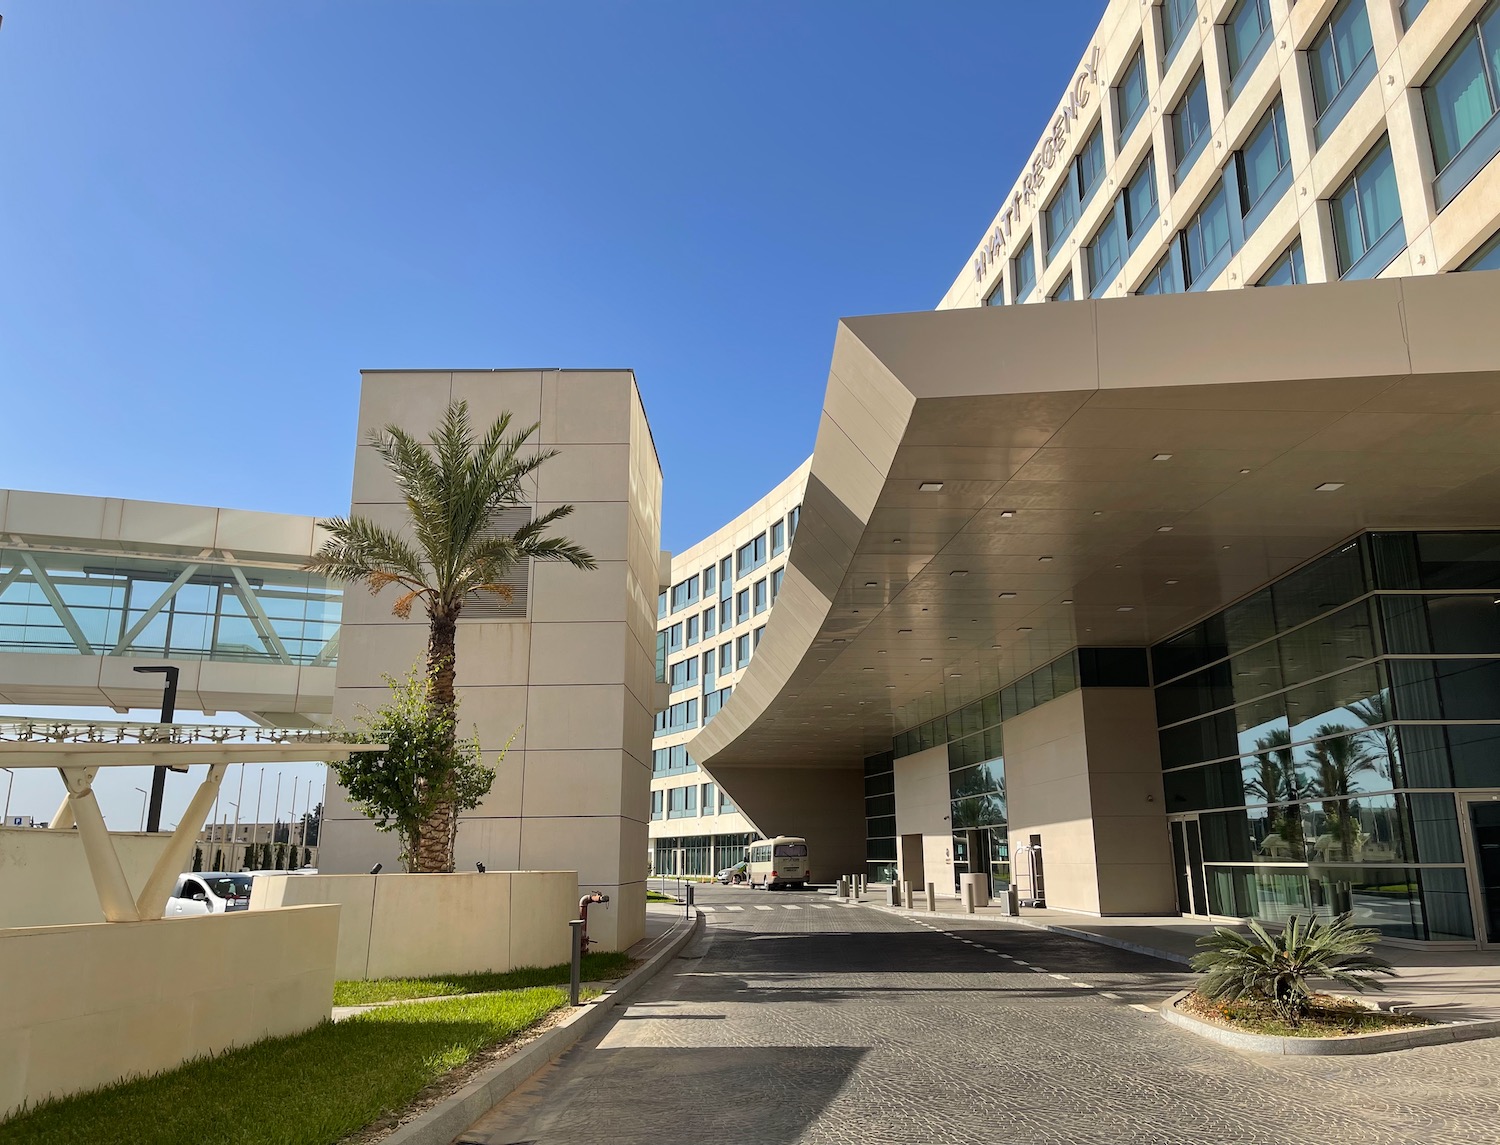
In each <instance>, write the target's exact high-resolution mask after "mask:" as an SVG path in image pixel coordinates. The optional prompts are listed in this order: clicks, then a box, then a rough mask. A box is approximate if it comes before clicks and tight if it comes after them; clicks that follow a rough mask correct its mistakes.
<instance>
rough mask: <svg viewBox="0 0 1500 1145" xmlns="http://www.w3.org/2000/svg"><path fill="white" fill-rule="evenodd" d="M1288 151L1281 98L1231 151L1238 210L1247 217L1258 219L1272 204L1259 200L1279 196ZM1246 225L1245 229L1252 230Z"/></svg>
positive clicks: (1286, 181) (1287, 179) (1286, 176)
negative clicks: (1243, 141)
mask: <svg viewBox="0 0 1500 1145" xmlns="http://www.w3.org/2000/svg"><path fill="white" fill-rule="evenodd" d="M1291 165H1292V157H1291V152H1290V150H1289V149H1288V147H1287V141H1286V111H1285V109H1283V107H1282V106H1281V97H1280V96H1277V97H1276V102H1275V103H1273V104H1272V105H1271V106H1270V109H1269V110H1267V112H1266V114H1265V115H1264V116H1262V117H1261V121H1260V123H1258V124H1256V127H1255V130H1254V131H1253V132H1251V134H1250V138H1249V139H1247V140H1245V146H1244V147H1242V148H1241V149H1240V150H1239V151H1238V152H1236V153H1235V157H1234V170H1235V175H1236V177H1237V178H1238V179H1239V183H1240V210H1241V212H1242V213H1243V214H1244V215H1245V217H1246V218H1247V219H1248V218H1254V219H1256V220H1257V221H1259V219H1260V218H1262V217H1264V215H1265V212H1266V211H1267V210H1269V209H1270V208H1271V207H1272V206H1274V201H1273V200H1268V201H1266V202H1264V203H1263V202H1261V200H1262V199H1266V198H1267V196H1273V199H1274V198H1279V197H1280V193H1281V192H1285V190H1286V189H1287V188H1288V187H1290V186H1291V183H1292V180H1291ZM1253 229H1254V226H1253V225H1252V224H1247V225H1246V227H1245V230H1246V232H1247V233H1248V232H1249V231H1251V230H1253Z"/></svg>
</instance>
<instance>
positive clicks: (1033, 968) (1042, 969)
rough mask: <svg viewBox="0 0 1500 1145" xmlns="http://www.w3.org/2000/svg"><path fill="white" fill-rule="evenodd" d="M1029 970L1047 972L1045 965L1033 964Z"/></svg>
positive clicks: (1038, 972)
mask: <svg viewBox="0 0 1500 1145" xmlns="http://www.w3.org/2000/svg"><path fill="white" fill-rule="evenodd" d="M1031 972H1032V973H1033V974H1045V973H1047V968H1046V967H1045V966H1033V967H1032V968H1031Z"/></svg>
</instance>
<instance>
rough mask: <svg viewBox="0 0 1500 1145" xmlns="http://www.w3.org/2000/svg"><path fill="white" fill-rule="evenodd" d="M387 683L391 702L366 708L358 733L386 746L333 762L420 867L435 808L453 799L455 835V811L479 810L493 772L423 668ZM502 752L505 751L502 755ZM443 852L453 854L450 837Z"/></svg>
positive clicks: (405, 858)
mask: <svg viewBox="0 0 1500 1145" xmlns="http://www.w3.org/2000/svg"><path fill="white" fill-rule="evenodd" d="M386 683H387V684H389V685H390V689H391V698H390V702H389V703H387V704H386V705H385V706H384V707H382V708H379V709H377V710H376V711H374V712H367V713H365V714H364V715H363V716H362V717H361V719H360V726H359V730H358V731H357V732H356V733H354V738H355V740H356V741H357V742H363V743H383V744H385V745H386V750H385V751H381V752H358V753H356V754H354V755H352V756H350V757H349V759H348V760H346V761H345V762H343V763H334V764H333V765H332V766H333V771H334V774H335V775H336V776H337V777H338V781H339V783H341V784H342V785H343V787H344V789H345V790H346V791H347V792H348V793H349V800H350V802H352V803H353V804H354V805H355V806H357V807H358V808H359V809H360V810H361V811H363V812H364V814H365V815H366V816H367V817H369V818H370V819H373V820H374V821H375V826H376V828H377V829H378V830H381V831H394V832H396V836H397V838H398V839H399V840H400V841H401V862H402V864H403V865H404V866H405V867H406V869H407V870H408V871H413V872H415V871H417V870H420V869H421V867H420V855H419V851H418V848H419V845H420V844H422V843H423V842H424V839H423V831H424V829H426V830H430V826H431V823H432V822H433V818H434V813H435V810H436V808H437V807H438V805H439V804H441V803H444V802H445V801H449V800H451V801H452V804H453V808H454V813H453V815H452V816H449V817H448V818H447V819H445V820H443V822H445V823H446V827H445V829H446V830H447V831H449V832H450V836H451V835H456V834H457V832H458V814H459V813H460V812H463V811H468V810H470V809H472V808H474V807H478V806H479V803H480V801H481V800H483V799H484V797H485V796H486V795H488V794H489V790H490V786H491V785H492V784H493V783H494V782H495V769H494V768H493V767H487V766H485V764H484V762H483V760H482V759H481V758H480V752H479V738H478V736H477V735H476V736H471V737H469V738H468V739H459V738H458V736H457V734H456V728H455V717H456V712H457V709H456V705H452V706H450V705H449V704H444V703H441V702H439V701H437V700H436V699H435V698H434V696H433V692H434V689H433V687H432V685H431V683H430V681H429V679H428V678H427V676H426V673H425V672H424V670H423V669H422V668H421V667H416V668H413V669H412V670H411V671H410V672H409V673H407V675H406V676H405V678H404V679H400V680H398V679H396V678H394V677H392V676H387V677H386ZM509 746H510V745H509V743H507V744H506V747H507V748H508V747H509ZM504 757H505V752H504V750H502V751H501V752H500V756H499V759H503V758H504ZM496 762H498V759H497V761H496ZM426 842H431V840H430V839H428V840H426ZM445 849H446V851H447V853H448V854H452V850H453V839H452V837H450V838H449V839H448V840H447V841H446V844H445Z"/></svg>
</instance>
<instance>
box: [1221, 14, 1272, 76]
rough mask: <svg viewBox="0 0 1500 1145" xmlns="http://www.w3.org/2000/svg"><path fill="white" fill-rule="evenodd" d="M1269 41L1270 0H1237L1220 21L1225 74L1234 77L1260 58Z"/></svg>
mask: <svg viewBox="0 0 1500 1145" xmlns="http://www.w3.org/2000/svg"><path fill="white" fill-rule="evenodd" d="M1270 42H1271V0H1240V2H1239V3H1238V4H1236V5H1235V6H1234V7H1233V8H1232V9H1230V12H1229V19H1228V20H1226V21H1225V22H1224V49H1225V54H1226V55H1227V56H1228V57H1229V78H1230V79H1231V80H1234V79H1236V78H1238V77H1239V76H1240V75H1241V74H1242V73H1244V72H1245V71H1246V70H1247V69H1248V68H1249V67H1251V66H1253V65H1254V64H1255V62H1256V61H1257V60H1259V59H1260V57H1261V53H1262V52H1263V51H1264V50H1265V47H1266V45H1267V44H1269V43H1270Z"/></svg>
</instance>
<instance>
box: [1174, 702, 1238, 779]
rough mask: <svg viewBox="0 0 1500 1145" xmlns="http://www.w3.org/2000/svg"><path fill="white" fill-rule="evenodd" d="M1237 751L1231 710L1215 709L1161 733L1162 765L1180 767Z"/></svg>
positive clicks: (1236, 752)
mask: <svg viewBox="0 0 1500 1145" xmlns="http://www.w3.org/2000/svg"><path fill="white" fill-rule="evenodd" d="M1237 754H1238V741H1237V740H1236V738H1235V728H1234V713H1232V712H1219V713H1218V714H1216V715H1212V716H1208V717H1206V718H1204V719H1201V720H1194V721H1193V722H1192V723H1187V724H1178V725H1177V726H1176V727H1174V728H1166V729H1165V730H1163V731H1162V733H1161V763H1162V766H1163V767H1184V766H1186V765H1187V764H1191V763H1201V762H1203V761H1204V760H1209V759H1222V758H1224V757H1225V756H1231V755H1237Z"/></svg>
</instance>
